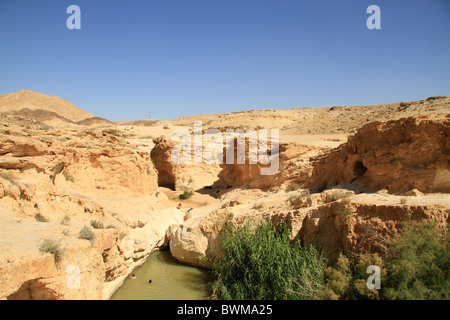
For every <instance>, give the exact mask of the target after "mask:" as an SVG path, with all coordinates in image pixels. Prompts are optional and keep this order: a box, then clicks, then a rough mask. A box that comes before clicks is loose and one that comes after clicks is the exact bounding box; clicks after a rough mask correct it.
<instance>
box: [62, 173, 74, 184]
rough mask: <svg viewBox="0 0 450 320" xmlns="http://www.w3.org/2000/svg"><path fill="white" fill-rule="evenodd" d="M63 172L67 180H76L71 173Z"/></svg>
mask: <svg viewBox="0 0 450 320" xmlns="http://www.w3.org/2000/svg"><path fill="white" fill-rule="evenodd" d="M62 174H63V176H64V179H65V180H66V181H68V182H75V178H74V177H73V176H72V175H71V174H69V173H67V172H63V173H62Z"/></svg>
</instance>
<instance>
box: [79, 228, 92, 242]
mask: <svg viewBox="0 0 450 320" xmlns="http://www.w3.org/2000/svg"><path fill="white" fill-rule="evenodd" d="M78 238H80V239H84V240H89V241H92V240H94V239H95V233H94V232H93V231H92V230H91V229H89V227H87V226H84V227H83V228H82V229H81V230H80V232H79V233H78Z"/></svg>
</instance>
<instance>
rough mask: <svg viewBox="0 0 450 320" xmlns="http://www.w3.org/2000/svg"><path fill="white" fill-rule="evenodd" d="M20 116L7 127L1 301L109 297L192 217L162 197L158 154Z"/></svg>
mask: <svg viewBox="0 0 450 320" xmlns="http://www.w3.org/2000/svg"><path fill="white" fill-rule="evenodd" d="M17 119H18V118H17V117H13V116H3V118H1V120H2V121H1V122H0V221H1V223H0V248H1V250H0V299H5V298H6V299H107V298H109V297H110V296H111V295H112V294H113V292H114V291H115V289H117V287H118V286H120V285H121V283H122V282H123V280H124V278H125V277H126V276H127V275H128V274H129V273H130V272H132V270H133V269H134V268H136V267H137V266H139V265H140V264H142V263H143V262H144V261H145V258H146V257H147V256H148V254H149V253H150V252H151V251H152V250H154V249H155V248H156V247H158V246H160V245H162V244H163V242H164V238H165V232H166V230H167V228H168V227H169V226H170V225H172V224H179V223H181V221H183V216H184V215H183V214H182V213H181V212H180V211H179V210H176V209H175V208H166V207H165V206H163V205H162V204H161V203H160V202H159V201H160V200H159V199H160V198H161V197H163V195H160V196H159V197H156V196H155V193H156V190H157V187H158V186H157V175H156V170H155V168H154V167H153V165H152V162H151V160H150V152H149V151H150V150H148V151H146V150H142V149H140V148H137V147H135V146H133V145H132V144H129V143H127V142H126V141H125V140H124V139H123V138H121V137H118V136H116V135H112V134H109V133H106V132H102V131H98V130H97V131H83V130H79V131H75V130H73V131H71V130H70V131H69V130H65V131H58V130H50V129H48V128H46V127H42V128H41V127H39V126H40V125H39V124H38V123H32V124H31V123H30V126H28V125H19V124H20V122H19V123H17V121H16V120H17ZM30 127H33V128H30ZM83 227H87V228H88V229H89V230H90V235H88V239H83V237H81V236H80V231H81V230H82V229H83ZM45 241H47V242H50V243H51V246H47V247H46V248H45V246H44V249H43V247H42V246H43V245H44V243H45ZM52 246H53V247H52ZM75 267H76V268H75ZM74 268H75V269H74ZM77 270H78V271H79V279H80V283H81V285H80V287H79V288H73V286H70V285H69V284H68V283H69V282H70V281H71V279H74V277H76V276H77V275H76V272H77Z"/></svg>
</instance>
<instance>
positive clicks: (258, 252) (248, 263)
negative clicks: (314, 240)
mask: <svg viewBox="0 0 450 320" xmlns="http://www.w3.org/2000/svg"><path fill="white" fill-rule="evenodd" d="M221 236H222V247H221V251H220V253H219V254H212V255H211V258H209V261H210V263H211V265H212V266H213V270H214V271H213V272H214V274H215V275H216V276H217V280H216V281H215V282H214V283H213V286H212V287H213V292H214V297H215V298H218V299H251V300H260V299H268V300H278V299H318V298H320V297H321V293H322V289H323V269H324V265H325V264H324V259H323V257H322V255H321V254H320V252H319V251H317V250H316V249H315V248H314V247H312V246H302V245H301V244H300V242H299V241H295V242H294V243H292V244H291V241H290V230H289V229H288V227H287V226H286V225H285V224H280V225H278V226H277V227H275V226H274V225H273V224H272V222H270V221H264V222H261V223H259V224H258V225H256V227H255V226H252V222H249V223H246V224H244V225H243V226H241V227H233V226H231V225H226V226H225V228H224V229H223V230H222V233H221Z"/></svg>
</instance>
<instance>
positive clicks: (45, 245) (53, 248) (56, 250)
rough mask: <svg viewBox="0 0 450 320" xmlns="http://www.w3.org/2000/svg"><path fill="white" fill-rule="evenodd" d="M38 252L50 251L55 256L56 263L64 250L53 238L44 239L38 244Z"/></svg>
mask: <svg viewBox="0 0 450 320" xmlns="http://www.w3.org/2000/svg"><path fill="white" fill-rule="evenodd" d="M39 252H41V253H51V254H52V255H53V257H54V258H55V262H56V263H58V262H59V261H60V260H61V259H62V255H63V253H64V250H63V249H62V248H61V244H60V243H59V242H58V241H56V240H53V239H44V240H43V241H42V243H41V245H40V246H39Z"/></svg>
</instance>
